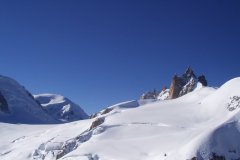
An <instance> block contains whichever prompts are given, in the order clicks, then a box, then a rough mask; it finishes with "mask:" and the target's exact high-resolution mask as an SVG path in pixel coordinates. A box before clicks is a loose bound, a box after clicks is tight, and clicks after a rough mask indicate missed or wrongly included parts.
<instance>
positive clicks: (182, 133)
mask: <svg viewBox="0 0 240 160" xmlns="http://www.w3.org/2000/svg"><path fill="white" fill-rule="evenodd" d="M238 88H240V78H236V79H233V80H231V81H229V82H227V83H226V84H224V85H223V86H222V87H221V88H219V89H217V90H215V89H213V88H210V87H204V88H201V89H198V90H196V91H194V92H191V93H189V94H187V95H185V96H183V97H181V98H178V99H175V100H165V101H156V102H152V103H149V104H145V105H142V106H139V107H137V108H131V107H130V108H123V107H116V106H114V107H109V108H113V110H110V111H109V112H106V114H98V115H97V117H96V118H94V119H89V120H84V121H79V122H73V123H69V124H60V125H50V126H43V125H39V126H32V125H12V124H11V125H9V124H5V123H2V124H0V126H1V127H0V136H1V137H4V138H3V139H0V144H1V146H0V159H1V160H9V159H19V160H25V159H29V160H30V159H41V160H42V159H45V160H46V159H51V160H55V159H56V158H57V159H61V160H186V159H191V158H193V157H197V158H198V159H200V160H202V159H204V160H209V159H211V158H212V157H214V156H215V157H216V156H224V157H225V158H226V159H237V158H239V157H240V143H239V141H240V131H239V128H240V125H239V118H240V111H239V108H240V98H239V97H240V90H239V89H238ZM18 131H19V132H20V133H17V132H18Z"/></svg>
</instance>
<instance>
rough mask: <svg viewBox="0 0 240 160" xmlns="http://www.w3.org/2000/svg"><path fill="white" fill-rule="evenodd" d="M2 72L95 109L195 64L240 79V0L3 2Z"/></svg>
mask: <svg viewBox="0 0 240 160" xmlns="http://www.w3.org/2000/svg"><path fill="white" fill-rule="evenodd" d="M0 56H1V57H0V74H2V75H6V76H10V77H12V78H14V79H16V80H17V81H19V82H20V83H21V84H23V85H24V86H25V87H26V88H27V89H28V90H29V91H30V92H32V93H34V94H37V93H46V92H48V93H49V92H50V93H59V94H63V95H65V96H67V97H69V98H70V99H72V100H73V101H74V102H76V103H78V104H80V105H81V106H82V107H83V108H84V109H85V110H86V111H87V112H88V113H93V112H96V111H98V110H100V109H102V108H104V107H106V106H109V105H111V104H114V103H118V102H121V101H124V100H131V99H136V98H138V97H139V96H140V95H141V94H142V93H143V92H145V91H147V90H151V89H153V88H156V89H161V88H162V86H163V85H167V86H168V85H169V84H170V81H171V78H172V76H173V74H174V73H179V74H180V73H182V72H183V71H184V70H185V69H186V67H187V66H188V65H191V66H192V67H193V69H194V70H195V71H196V73H197V74H202V73H204V74H205V75H206V77H207V79H208V81H209V84H210V85H212V86H220V85H221V84H223V83H224V82H225V81H227V80H229V79H231V78H233V77H237V76H240V1H239V0H231V1H229V0H226V1H223V0H218V1H216V0H211V1H209V0H196V1H192V0H189V1H185V0H183V1H182V0H181V1H180V0H176V1H172V0H163V1H160V0H151V1H149V0H145V1H142V0H135V1H133V0H118V1H117V0H101V1H99V0H95V1H93V0H80V1H77V0H71V1H70V0H54V1H53V0H34V1H33V0H29V1H27V0H24V1H19V0H15V1H13V0H2V1H0Z"/></svg>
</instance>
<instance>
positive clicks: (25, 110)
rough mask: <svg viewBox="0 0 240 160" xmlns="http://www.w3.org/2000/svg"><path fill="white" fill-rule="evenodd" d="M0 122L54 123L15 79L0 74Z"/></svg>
mask: <svg viewBox="0 0 240 160" xmlns="http://www.w3.org/2000/svg"><path fill="white" fill-rule="evenodd" d="M0 122H7V123H28V124H29V123H30V124H32V123H33V124H34V123H56V120H54V119H53V118H52V117H50V116H49V115H48V114H47V113H46V112H45V111H44V110H43V108H42V106H41V105H40V104H38V103H37V102H36V101H35V100H34V98H33V96H32V95H31V94H30V93H29V92H28V91H27V90H26V89H25V88H24V87H23V86H21V85H20V84H19V83H17V82H16V81H15V80H13V79H11V78H9V77H4V76H0Z"/></svg>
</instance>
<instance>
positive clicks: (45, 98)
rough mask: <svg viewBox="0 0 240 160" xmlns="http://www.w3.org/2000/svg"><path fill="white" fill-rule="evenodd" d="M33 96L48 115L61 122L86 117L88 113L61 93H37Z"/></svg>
mask: <svg viewBox="0 0 240 160" xmlns="http://www.w3.org/2000/svg"><path fill="white" fill-rule="evenodd" d="M34 98H35V99H36V100H37V101H38V102H39V103H40V104H41V105H42V106H43V108H44V110H46V112H47V113H48V114H49V115H51V116H52V117H54V118H55V119H57V120H59V121H61V122H71V121H77V120H83V119H86V118H88V115H87V114H86V113H85V112H84V111H83V109H82V108H81V107H80V106H78V105H77V104H75V103H73V102H72V101H70V100H69V99H68V98H66V97H63V96H61V95H57V94H39V95H34Z"/></svg>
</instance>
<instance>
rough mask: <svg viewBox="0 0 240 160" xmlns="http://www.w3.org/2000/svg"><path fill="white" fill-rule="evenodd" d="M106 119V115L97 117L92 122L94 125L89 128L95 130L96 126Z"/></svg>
mask: <svg viewBox="0 0 240 160" xmlns="http://www.w3.org/2000/svg"><path fill="white" fill-rule="evenodd" d="M104 121H105V118H104V117H100V118H97V119H96V120H95V121H93V122H92V125H91V126H90V128H89V130H93V129H94V128H96V127H98V126H100V125H101V124H103V123H104Z"/></svg>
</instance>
